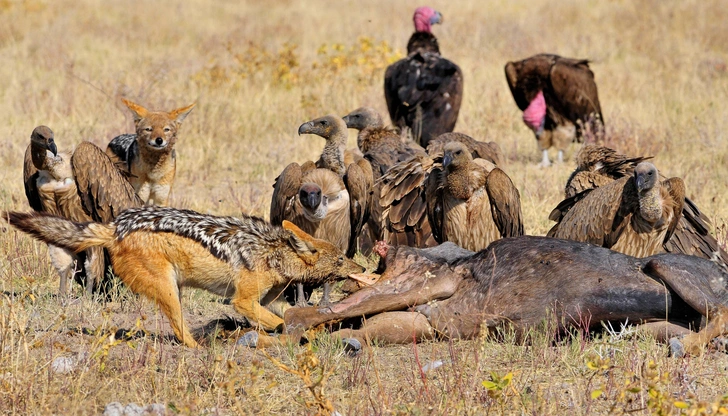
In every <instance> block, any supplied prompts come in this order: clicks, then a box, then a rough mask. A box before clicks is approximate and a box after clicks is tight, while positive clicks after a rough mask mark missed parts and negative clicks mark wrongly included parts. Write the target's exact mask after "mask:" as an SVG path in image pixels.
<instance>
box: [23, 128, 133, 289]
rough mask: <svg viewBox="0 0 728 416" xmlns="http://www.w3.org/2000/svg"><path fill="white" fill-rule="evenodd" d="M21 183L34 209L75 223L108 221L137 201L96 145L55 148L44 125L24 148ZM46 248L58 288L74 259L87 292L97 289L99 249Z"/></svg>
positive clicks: (69, 276) (63, 285)
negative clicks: (66, 149) (79, 251)
mask: <svg viewBox="0 0 728 416" xmlns="http://www.w3.org/2000/svg"><path fill="white" fill-rule="evenodd" d="M23 182H24V184H25V195H26V197H27V198H28V203H29V204H30V207H31V208H33V209H34V210H35V211H39V212H48V213H51V214H54V215H60V216H63V217H65V218H68V219H70V220H73V221H77V222H90V221H94V222H109V221H112V220H113V219H114V218H116V216H117V215H118V214H119V213H120V212H121V211H123V210H125V209H127V208H132V207H138V206H141V205H142V201H141V199H139V197H138V196H137V195H136V193H135V192H134V188H133V187H132V186H131V184H130V183H129V181H128V180H127V179H126V178H125V177H124V176H123V175H122V174H121V172H119V170H118V169H117V168H116V166H115V165H114V163H113V162H112V161H111V159H109V157H108V156H107V155H106V154H105V153H104V152H103V151H102V150H101V149H99V148H98V147H97V146H95V145H94V144H93V143H90V142H83V143H81V144H80V145H78V147H77V148H76V149H75V151H74V152H73V153H72V154H71V153H69V152H58V151H57V146H56V143H55V138H54V135H53V132H52V131H51V129H49V128H48V127H46V126H39V127H36V128H35V130H33V133H32V135H31V140H30V145H29V146H28V148H27V149H26V151H25V160H24V165H23ZM49 252H50V255H51V261H52V263H53V264H54V266H55V267H56V269H57V270H58V272H59V274H60V275H61V292H65V291H66V282H67V281H68V280H69V279H72V278H74V275H75V267H77V266H75V265H74V263H79V264H78V267H80V268H81V271H82V273H81V274H79V275H78V276H77V277H78V278H79V280H81V282H82V283H84V284H86V285H87V290H89V291H91V290H94V289H95V288H98V286H99V284H100V283H101V279H102V278H103V276H104V271H105V270H106V264H105V261H104V254H103V250H102V249H100V248H94V249H89V250H87V251H86V252H84V253H82V256H81V257H80V258H79V257H78V256H76V255H74V254H72V253H70V252H68V251H66V250H63V249H60V248H58V247H52V246H49ZM84 257H85V259H84ZM79 259H80V260H85V261H78V260H79ZM81 263H85V264H81ZM83 276H85V281H84V280H83V279H81V278H82V277H83Z"/></svg>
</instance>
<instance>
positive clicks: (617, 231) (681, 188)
mask: <svg viewBox="0 0 728 416" xmlns="http://www.w3.org/2000/svg"><path fill="white" fill-rule="evenodd" d="M684 205H685V184H684V183H683V180H682V179H680V178H670V179H666V180H664V181H661V180H660V177H659V173H658V171H657V168H656V167H655V165H653V164H652V163H649V162H640V163H639V164H637V165H636V166H635V167H634V171H633V173H632V175H631V176H625V177H623V178H621V179H617V180H614V181H612V182H610V183H607V184H605V185H602V186H600V187H598V188H596V189H594V190H591V191H587V192H582V193H580V194H577V195H576V196H574V197H573V198H570V199H567V200H565V201H563V202H562V203H561V204H559V206H557V207H556V209H554V210H553V211H552V212H551V215H550V216H549V219H551V220H554V221H557V223H556V225H554V226H553V227H552V228H551V230H550V231H549V232H548V236H549V237H555V238H563V239H567V240H575V241H581V242H586V243H592V244H596V245H598V246H602V247H606V248H609V249H612V250H614V251H618V252H620V253H624V254H628V255H630V256H634V257H647V256H651V255H653V254H657V253H662V252H663V251H664V249H663V245H664V244H666V243H667V242H668V241H669V240H670V238H672V236H673V234H674V233H675V231H676V229H677V227H678V224H679V221H680V218H681V213H682V211H683V207H684Z"/></svg>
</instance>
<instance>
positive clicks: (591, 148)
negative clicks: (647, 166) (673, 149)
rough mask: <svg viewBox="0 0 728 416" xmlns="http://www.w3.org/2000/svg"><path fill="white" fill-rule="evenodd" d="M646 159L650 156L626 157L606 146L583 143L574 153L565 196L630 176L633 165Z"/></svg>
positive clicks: (569, 196) (568, 196) (571, 195)
mask: <svg viewBox="0 0 728 416" xmlns="http://www.w3.org/2000/svg"><path fill="white" fill-rule="evenodd" d="M648 159H652V157H651V156H650V157H627V156H625V155H623V154H620V153H617V151H615V150H613V149H610V148H608V147H604V146H597V145H593V144H585V145H584V146H583V147H582V148H581V149H580V150H579V153H577V154H576V169H575V170H574V172H572V173H571V175H570V176H569V179H568V180H567V181H566V186H565V187H564V194H565V197H566V198H571V197H573V196H575V195H576V194H578V193H580V192H583V191H585V190H587V189H594V188H598V187H600V186H602V185H606V184H608V183H610V182H612V181H613V180H615V179H619V178H623V177H625V176H632V173H633V172H634V167H635V166H637V164H638V163H640V162H644V161H645V160H648Z"/></svg>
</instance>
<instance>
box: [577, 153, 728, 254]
mask: <svg viewBox="0 0 728 416" xmlns="http://www.w3.org/2000/svg"><path fill="white" fill-rule="evenodd" d="M647 159H651V157H627V156H625V155H622V154H619V153H617V152H616V151H614V150H612V149H610V148H608V147H603V146H595V145H585V146H584V147H583V148H582V149H581V150H580V151H579V153H578V154H577V157H576V160H577V168H576V170H575V171H574V172H573V173H572V174H571V176H570V177H569V180H568V181H567V183H566V187H565V196H566V198H567V200H568V199H569V198H572V197H574V196H576V195H577V194H579V193H581V192H584V191H589V190H591V189H594V188H597V187H599V186H602V185H606V184H608V183H611V182H612V181H614V180H615V179H619V178H622V177H625V176H631V175H632V173H633V171H634V167H635V166H636V165H637V164H638V163H640V162H642V161H644V160H647ZM584 196H585V195H584ZM710 224H711V221H710V218H708V217H707V216H706V215H705V214H703V213H702V212H701V211H700V209H699V208H698V207H697V205H695V203H694V202H693V201H691V200H690V199H689V198H687V197H685V203H684V205H683V209H682V213H681V216H680V221H679V222H678V224H677V227H676V228H675V231H674V232H673V233H672V237H670V239H669V240H667V242H665V244H664V245H663V248H664V249H665V251H666V252H668V253H682V254H688V255H693V256H699V257H703V258H706V259H713V260H719V261H720V263H722V264H724V265H728V254H726V252H725V251H724V250H723V249H722V248H721V247H720V244H718V241H716V239H715V237H713V236H712V235H710V228H711V225H710Z"/></svg>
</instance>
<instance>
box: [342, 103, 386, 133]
mask: <svg viewBox="0 0 728 416" xmlns="http://www.w3.org/2000/svg"><path fill="white" fill-rule="evenodd" d="M344 122H345V123H346V127H348V128H350V129H357V130H364V129H365V128H367V127H383V126H384V122H383V121H382V116H381V115H379V112H378V111H377V110H375V109H373V108H371V107H360V108H357V109H356V110H354V111H352V112H351V113H349V114H347V115H345V116H344Z"/></svg>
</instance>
